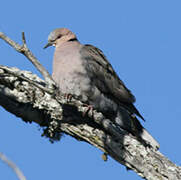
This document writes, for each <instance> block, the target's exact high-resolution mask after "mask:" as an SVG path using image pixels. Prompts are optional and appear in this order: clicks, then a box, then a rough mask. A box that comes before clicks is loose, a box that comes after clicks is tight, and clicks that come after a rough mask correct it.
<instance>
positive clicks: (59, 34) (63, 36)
mask: <svg viewBox="0 0 181 180" xmlns="http://www.w3.org/2000/svg"><path fill="white" fill-rule="evenodd" d="M76 40H77V37H76V35H75V34H74V33H73V32H71V31H70V30H69V29H67V28H58V29H55V30H53V31H52V32H51V33H50V34H49V36H48V43H47V44H46V46H45V47H44V49H45V48H47V47H49V46H57V45H58V46H60V45H61V44H63V43H64V42H68V41H76Z"/></svg>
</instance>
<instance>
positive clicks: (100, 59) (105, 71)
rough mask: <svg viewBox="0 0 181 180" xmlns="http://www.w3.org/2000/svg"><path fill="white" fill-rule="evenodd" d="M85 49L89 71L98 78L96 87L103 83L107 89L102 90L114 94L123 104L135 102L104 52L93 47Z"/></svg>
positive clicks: (85, 47) (89, 46) (87, 46)
mask: <svg viewBox="0 0 181 180" xmlns="http://www.w3.org/2000/svg"><path fill="white" fill-rule="evenodd" d="M83 48H84V51H87V53H86V54H85V57H84V58H86V59H87V60H88V61H89V62H88V63H87V64H88V65H89V68H88V70H90V71H93V72H94V74H96V75H97V76H98V78H96V79H95V83H96V85H98V87H99V86H100V85H101V83H102V84H103V83H104V85H103V87H104V86H106V89H102V87H100V90H102V91H103V92H104V91H105V92H107V93H110V94H112V95H113V96H115V97H116V98H118V99H119V100H120V101H121V102H127V103H133V102H135V97H134V96H133V94H132V93H131V91H130V90H129V89H127V88H126V86H125V85H124V83H123V82H122V81H121V80H120V79H119V77H118V75H117V74H116V72H115V71H114V70H113V68H112V66H111V64H110V63H109V62H108V61H107V59H106V57H105V55H104V54H103V52H102V51H101V50H100V49H98V48H96V47H94V46H92V45H85V46H84V47H83ZM86 56H87V57H86ZM99 81H100V82H99Z"/></svg>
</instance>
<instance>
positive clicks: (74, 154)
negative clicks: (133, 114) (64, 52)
mask: <svg viewBox="0 0 181 180" xmlns="http://www.w3.org/2000/svg"><path fill="white" fill-rule="evenodd" d="M180 7H181V1H180V0H173V1H168V0H152V1H145V0H137V1H135V0H125V1H123V0H119V1H118V0H117V1H116V0H115V1H106V2H105V1H96V0H92V1H83V0H76V1H73V0H68V1H61V0H54V1H42V0H40V1H35V0H31V1H27V2H25V1H22V0H19V1H8V0H7V1H2V2H1V11H0V17H1V21H0V31H3V32H4V33H6V34H7V35H8V36H10V37H11V38H12V39H13V40H15V41H17V42H19V43H20V42H21V32H22V31H24V32H25V35H26V38H27V43H28V46H29V48H30V49H31V50H32V51H33V53H34V54H35V55H36V57H37V58H38V59H39V60H40V62H41V63H42V64H43V65H44V66H45V67H46V68H47V69H48V71H49V72H51V66H52V56H53V51H54V49H53V48H48V49H47V50H43V46H44V45H45V44H46V42H47V36H48V34H49V32H50V31H52V30H53V29H54V28H58V27H68V28H69V29H71V30H72V31H73V32H75V33H76V34H77V36H78V39H79V40H80V41H81V42H82V43H85V44H86V43H88V44H93V45H95V46H97V47H99V48H100V49H102V50H103V52H104V53H105V55H106V56H107V58H108V59H109V61H110V62H111V64H112V65H113V67H114V68H115V70H116V72H117V73H118V74H119V76H120V78H121V79H122V80H123V81H124V82H125V84H126V85H127V87H128V88H129V89H131V90H132V92H133V94H134V95H135V96H136V99H137V101H136V107H137V108H138V109H139V111H140V112H141V113H142V115H143V116H144V117H145V119H146V122H145V123H144V122H143V123H142V124H143V126H144V127H145V128H146V129H147V130H148V131H149V132H150V133H151V134H152V135H153V136H154V137H155V138H156V139H157V141H158V142H159V143H160V146H161V148H160V151H161V152H162V153H163V154H164V155H165V156H167V157H168V158H169V159H170V160H171V161H173V162H175V163H177V164H178V165H180V162H181V156H180V149H181V143H180V127H181V120H180V117H181V116H180V115H181V106H180V100H181V93H180V92H181V83H180V77H181V23H180V21H181V11H180ZM0 64H2V65H7V66H16V67H18V68H20V69H22V70H29V71H32V72H33V73H36V74H38V75H40V74H39V73H38V72H37V70H36V69H35V68H34V67H33V65H31V63H30V62H29V61H28V60H27V59H26V58H25V57H23V56H22V55H20V54H18V53H17V52H15V51H14V50H13V49H12V48H10V47H9V46H8V45H7V44H5V43H4V42H3V41H0ZM0 115H1V119H0V142H1V143H0V151H1V152H3V153H5V154H6V155H7V156H8V157H9V158H10V159H11V160H13V161H14V162H15V163H16V164H17V165H18V166H19V167H20V168H21V170H22V171H23V172H24V174H25V176H26V177H27V179H29V180H30V179H44V180H49V179H68V180H69V179H79V180H81V179H82V180H83V179H87V180H89V179H91V180H92V179H104V180H108V179H110V178H112V179H127V180H129V179H134V180H137V179H138V180H139V179H141V178H140V177H139V176H137V175H136V174H135V173H134V172H131V171H126V169H125V167H124V166H122V165H120V164H118V163H117V162H116V161H114V160H112V159H111V158H109V160H108V161H107V162H103V161H102V159H101V154H102V153H101V151H99V150H98V149H96V148H94V147H92V146H90V145H89V144H87V143H83V142H78V141H76V140H75V139H73V138H71V137H69V136H64V137H63V138H62V140H61V141H60V142H58V143H54V144H51V143H49V141H48V140H47V139H45V138H42V137H41V130H40V129H39V127H38V126H37V125H36V124H26V123H24V122H22V121H21V119H19V118H16V117H15V116H14V115H12V114H10V113H8V112H6V111H5V110H4V109H3V108H1V107H0ZM0 179H17V178H16V176H15V174H14V173H13V172H12V170H11V169H10V168H9V167H7V165H5V164H4V163H2V162H1V161H0Z"/></svg>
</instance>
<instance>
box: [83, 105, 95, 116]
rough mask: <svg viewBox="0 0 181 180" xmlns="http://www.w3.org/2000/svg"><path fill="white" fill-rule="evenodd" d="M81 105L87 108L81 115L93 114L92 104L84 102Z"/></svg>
mask: <svg viewBox="0 0 181 180" xmlns="http://www.w3.org/2000/svg"><path fill="white" fill-rule="evenodd" d="M83 106H85V107H87V109H86V110H85V111H84V112H83V113H82V115H83V116H85V115H86V114H88V113H90V116H93V106H92V105H88V104H84V105H83Z"/></svg>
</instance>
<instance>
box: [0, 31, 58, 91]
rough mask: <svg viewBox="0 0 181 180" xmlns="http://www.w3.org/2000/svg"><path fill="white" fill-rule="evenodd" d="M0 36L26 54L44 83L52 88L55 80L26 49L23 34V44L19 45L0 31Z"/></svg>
mask: <svg viewBox="0 0 181 180" xmlns="http://www.w3.org/2000/svg"><path fill="white" fill-rule="evenodd" d="M0 38H1V39H3V40H4V41H5V42H6V43H8V44H9V45H10V46H11V47H13V48H14V49H15V50H16V51H17V52H19V53H21V54H23V55H24V56H26V57H27V58H28V59H29V60H30V62H31V63H32V64H33V65H34V66H35V67H36V68H37V69H38V70H39V72H40V73H41V74H42V75H43V77H44V79H45V82H46V84H47V85H48V87H49V88H50V89H54V85H55V82H54V81H53V79H52V77H51V76H50V74H49V72H48V71H47V70H46V69H45V68H44V67H43V66H42V65H41V64H40V62H39V61H38V60H37V58H36V57H35V56H34V55H33V53H32V52H31V51H30V50H29V49H28V47H27V44H26V39H25V34H24V32H22V42H23V45H19V44H18V43H16V42H14V41H13V40H11V39H10V38H9V37H7V36H6V35H5V34H4V33H2V32H0Z"/></svg>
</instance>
